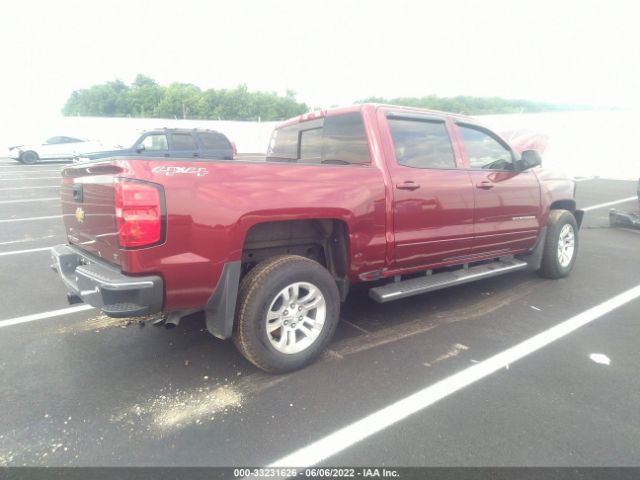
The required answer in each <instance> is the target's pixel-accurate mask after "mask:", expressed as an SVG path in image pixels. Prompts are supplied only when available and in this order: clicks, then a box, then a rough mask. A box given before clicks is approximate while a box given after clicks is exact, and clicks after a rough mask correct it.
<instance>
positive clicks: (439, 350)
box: [0, 159, 640, 466]
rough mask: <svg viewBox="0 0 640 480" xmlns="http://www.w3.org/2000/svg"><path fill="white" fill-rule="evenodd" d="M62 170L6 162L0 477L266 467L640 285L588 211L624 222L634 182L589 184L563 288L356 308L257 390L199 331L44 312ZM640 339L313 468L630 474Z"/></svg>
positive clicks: (583, 188)
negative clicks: (9, 473) (313, 355)
mask: <svg viewBox="0 0 640 480" xmlns="http://www.w3.org/2000/svg"><path fill="white" fill-rule="evenodd" d="M60 167H61V165H60V164H42V165H37V166H24V165H19V164H17V163H15V162H13V161H11V160H8V159H0V299H1V302H0V304H1V308H0V371H1V372H2V382H1V384H0V399H1V402H2V414H1V415H0V466H20V465H29V466H34V465H35V466H68V465H72V466H122V465H136V466H142V465H144V466H221V465H224V466H230V465H246V466H250V465H251V466H258V465H267V464H271V463H272V462H278V461H279V460H281V459H283V458H287V455H289V454H291V453H293V452H296V451H298V450H299V449H302V448H304V447H307V446H308V445H310V444H313V443H314V442H316V441H318V440H321V439H323V438H324V437H326V436H327V435H329V434H332V433H333V432H335V431H337V430H339V429H342V428H344V427H347V426H350V425H353V424H354V422H356V421H359V420H361V419H363V418H364V417H366V416H367V415H370V414H372V413H374V412H378V411H380V409H383V408H385V407H387V406H389V405H392V404H394V402H397V401H399V400H402V399H404V398H406V397H407V396H409V395H412V394H414V393H415V392H418V391H421V390H423V389H425V388H426V387H429V386H430V385H434V384H436V383H437V382H439V381H442V380H447V379H449V378H451V377H452V376H453V375H455V374H458V373H459V372H463V371H465V370H466V369H468V368H469V367H472V366H473V365H478V364H481V363H482V362H483V361H484V360H485V359H487V358H489V357H492V356H493V355H495V354H498V353H500V352H503V351H505V350H506V349H509V348H511V347H513V346H515V345H517V344H519V343H520V342H523V341H525V340H527V339H529V338H531V337H533V336H534V335H536V334H539V333H540V332H543V331H546V330H547V329H549V328H551V327H554V326H555V325H558V324H560V323H562V322H564V321H566V320H568V319H571V318H573V317H575V316H576V315H578V314H580V313H581V312H584V311H586V310H588V309H590V308H592V307H594V306H598V305H602V304H603V303H604V302H606V301H607V300H609V299H611V298H612V297H615V296H616V295H619V294H621V293H623V292H625V291H628V290H629V289H632V288H634V287H636V286H638V285H639V284H640V231H635V230H628V229H612V228H609V222H608V205H605V206H602V205H603V204H609V203H610V202H619V201H621V200H624V201H621V202H620V203H617V204H616V205H615V206H616V207H617V208H621V209H627V210H633V209H635V210H637V208H638V201H637V199H634V198H633V197H635V194H636V193H635V183H634V182H630V181H628V182H627V181H615V180H604V179H585V180H584V181H581V182H580V183H579V184H578V192H577V199H578V204H579V206H580V207H581V208H584V207H594V208H592V209H590V210H589V211H587V213H586V215H585V221H584V224H583V229H582V232H581V237H580V242H581V243H580V251H579V256H578V260H577V263H576V266H575V269H574V271H573V273H572V274H571V276H570V277H568V278H566V279H562V280H557V281H551V280H543V279H540V278H538V277H537V276H536V275H535V274H531V273H528V272H516V273H512V274H509V275H505V276H502V277H497V278H493V279H489V280H485V281H482V282H477V283H475V284H467V285H463V286H459V287H455V288H452V289H448V290H444V291H440V292H434V293H431V294H426V295H422V296H418V297H413V298H409V299H406V300H401V301H398V302H391V303H388V304H384V305H379V304H376V303H374V302H373V301H371V300H369V299H368V297H367V295H366V292H365V291H356V292H354V293H353V294H352V296H351V297H350V298H349V300H348V301H347V303H346V304H345V305H344V306H343V311H342V322H341V323H340V326H339V328H338V332H337V335H336V338H335V339H334V341H333V343H332V344H331V347H330V348H331V349H330V351H329V352H328V353H326V354H325V355H324V356H323V358H322V359H321V361H319V362H318V363H316V364H314V365H312V366H311V367H309V368H306V369H305V370H302V371H299V372H296V373H293V374H289V375H282V376H272V375H267V374H264V373H262V372H260V371H258V370H257V369H256V368H254V367H253V366H252V365H250V364H249V363H247V362H246V361H245V360H244V359H243V358H242V357H241V356H240V354H239V353H237V352H236V350H235V349H234V347H233V345H232V344H231V343H230V342H223V341H220V340H217V339H215V338H213V337H211V336H210V335H209V334H207V333H206V332H205V331H204V323H203V320H202V318H200V317H198V316H197V315H195V316H193V317H191V318H189V319H187V320H185V321H184V322H183V323H182V324H181V325H180V326H179V327H177V328H175V329H172V330H166V329H165V328H163V327H153V326H152V325H151V321H147V322H146V323H137V322H133V323H129V322H127V321H123V320H117V319H110V318H107V317H104V316H101V315H100V314H99V312H97V311H96V310H93V309H85V310H79V309H77V308H76V309H74V310H73V311H71V312H69V313H66V314H63V315H54V314H56V312H57V311H58V310H61V309H66V308H69V305H67V303H66V299H65V289H64V288H63V285H62V283H61V282H60V281H59V280H58V279H57V278H56V275H55V274H54V273H53V272H52V271H51V270H50V269H49V254H48V247H51V246H53V245H56V244H58V243H64V241H65V236H64V231H63V227H62V221H61V218H60V207H59V202H58V199H57V197H58V194H59V189H58V184H59V180H58V175H59V173H58V170H59V169H60ZM35 314H42V315H40V316H39V317H37V318H38V319H33V317H32V320H33V321H27V322H23V323H18V322H17V321H16V322H12V321H11V320H15V319H18V320H24V318H23V317H25V316H29V315H35ZM639 338H640V299H638V298H636V299H632V300H630V301H628V302H625V303H624V304H623V305H621V306H620V307H619V308H615V309H611V310H610V311H607V312H605V313H603V314H602V315H600V316H599V318H597V319H596V320H594V321H593V322H591V323H588V324H586V325H585V326H583V327H582V328H579V329H577V330H575V331H573V332H572V333H569V334H567V335H565V336H563V337H562V338H559V339H558V340H557V341H554V342H552V343H550V344H549V345H548V346H545V347H543V348H540V349H539V350H536V351H534V352H533V353H531V354H530V355H526V356H524V358H522V359H520V360H518V361H516V362H514V363H513V364H508V365H506V366H505V367H504V368H500V369H499V370H497V371H496V372H495V373H492V374H490V375H486V376H484V377H483V378H481V379H479V380H477V381H474V382H472V383H470V384H469V385H468V386H466V387H464V388H461V389H459V390H457V391H455V392H453V393H451V394H448V395H446V396H444V397H443V398H442V399H440V400H439V401H437V402H435V403H433V404H430V405H429V406H426V407H425V408H420V409H418V411H417V412H416V413H414V414H413V415H411V416H410V417H408V418H400V419H399V420H398V421H395V422H391V423H390V424H389V425H388V426H385V427H384V428H379V429H377V431H375V432H374V433H371V434H369V435H361V436H360V437H357V436H354V437H350V439H349V440H348V441H345V443H344V444H343V445H342V446H340V445H339V444H337V443H336V445H338V446H337V447H336V448H335V451H332V452H330V453H329V454H327V455H323V454H321V455H320V457H326V458H323V459H322V461H321V463H322V464H324V465H359V466H367V465H375V466H385V465H387V466H423V465H429V466H638V465H640V449H639V448H638V445H640V417H639V416H638V405H640V376H639V375H638V365H639V364H640V349H639V348H638V339H639ZM376 418H377V417H376ZM374 430H375V429H374Z"/></svg>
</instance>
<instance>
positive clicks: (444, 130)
mask: <svg viewBox="0 0 640 480" xmlns="http://www.w3.org/2000/svg"><path fill="white" fill-rule="evenodd" d="M378 115H379V116H378V119H379V122H382V123H383V124H386V126H387V128H386V129H385V128H383V129H382V135H383V142H384V143H385V144H386V145H387V149H386V157H387V165H388V168H389V173H390V175H391V180H392V182H393V223H394V237H395V242H394V252H395V255H394V256H395V260H394V266H396V267H400V268H405V267H419V266H429V265H434V264H437V263H439V262H452V261H454V260H455V259H458V258H464V257H466V256H467V255H469V254H470V252H471V246H472V242H473V189H472V186H471V180H470V178H469V172H467V171H465V170H464V169H462V168H459V162H458V159H457V158H456V155H455V153H454V150H453V146H452V142H451V136H450V128H451V127H450V125H449V124H448V122H447V121H446V119H445V117H437V116H428V115H422V114H414V113H403V112H400V113H397V112H386V113H385V112H384V111H379V114H378ZM385 136H387V137H388V138H386V139H384V137H385Z"/></svg>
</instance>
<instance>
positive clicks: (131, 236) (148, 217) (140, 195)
mask: <svg viewBox="0 0 640 480" xmlns="http://www.w3.org/2000/svg"><path fill="white" fill-rule="evenodd" d="M161 189H162V187H161V186H160V185H155V184H152V183H146V182H138V181H119V182H117V183H115V184H114V192H115V193H114V194H115V207H116V221H117V224H118V242H119V243H120V246H121V247H125V248H131V247H144V246H150V245H153V244H157V243H160V242H161V240H162V235H163V231H162V229H163V225H162V224H163V211H164V205H163V198H162V197H163V196H162V192H161Z"/></svg>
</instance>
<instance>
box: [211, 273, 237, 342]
mask: <svg viewBox="0 0 640 480" xmlns="http://www.w3.org/2000/svg"><path fill="white" fill-rule="evenodd" d="M240 266H241V264H240V262H239V261H238V262H229V263H225V265H224V268H223V269H222V274H221V275H220V280H218V285H217V286H216V289H215V290H214V292H213V294H212V295H211V297H210V298H209V301H208V302H207V306H206V307H205V309H204V312H205V315H206V321H207V330H209V332H211V334H212V335H213V336H214V337H217V338H221V339H223V340H226V339H228V338H231V334H232V333H233V321H234V318H235V315H236V301H237V299H238V287H239V285H240Z"/></svg>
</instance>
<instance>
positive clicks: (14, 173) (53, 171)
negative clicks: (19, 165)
mask: <svg viewBox="0 0 640 480" xmlns="http://www.w3.org/2000/svg"><path fill="white" fill-rule="evenodd" d="M61 171H62V170H10V171H4V172H0V175H17V174H20V173H45V172H46V173H60V172H61Z"/></svg>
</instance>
